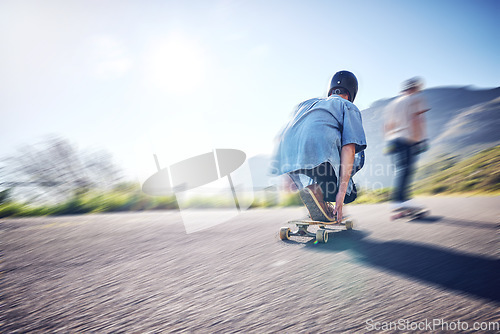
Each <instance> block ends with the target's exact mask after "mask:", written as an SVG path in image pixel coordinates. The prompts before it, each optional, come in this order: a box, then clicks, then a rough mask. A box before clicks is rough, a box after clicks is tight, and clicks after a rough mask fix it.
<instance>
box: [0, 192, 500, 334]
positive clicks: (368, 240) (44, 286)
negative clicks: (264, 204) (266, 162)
mask: <svg viewBox="0 0 500 334" xmlns="http://www.w3.org/2000/svg"><path fill="white" fill-rule="evenodd" d="M421 202H422V203H425V204H426V205H427V206H428V207H429V208H430V209H431V216H430V217H429V218H427V219H425V220H419V221H410V222H405V221H390V219H389V208H388V205H387V204H378V205H348V206H347V207H346V211H347V212H348V213H349V214H350V215H351V216H352V217H353V218H354V219H355V221H356V226H355V229H356V230H355V231H342V232H335V233H333V234H330V240H329V242H328V243H327V244H318V243H314V240H311V239H309V238H295V239H294V240H291V241H288V242H283V241H281V240H279V237H278V231H279V228H280V227H281V226H284V225H286V222H287V220H290V219H296V218H301V217H303V216H304V215H305V213H306V212H305V210H304V209H303V208H279V209H256V210H249V211H246V212H243V213H241V214H240V215H239V216H237V217H235V218H233V219H231V220H229V221H227V222H224V223H222V224H219V225H216V226H213V227H211V228H209V229H206V230H204V231H201V232H196V233H190V234H186V232H185V229H184V225H183V222H182V218H181V215H180V214H179V212H175V211H161V212H144V213H126V214H96V215H86V216H63V217H45V218H21V219H2V220H0V238H1V239H0V240H1V246H0V247H1V252H2V253H1V256H2V259H1V269H0V270H1V274H0V275H1V276H0V278H1V280H0V282H1V291H2V295H1V311H0V312H1V313H0V315H1V319H0V332H2V333H24V332H30V331H32V332H51V333H67V332H68V333H69V332H71V333H75V332H78V333H79V332H85V333H89V332H99V333H120V332H123V333H169V332H186V333H216V332H217V333H233V332H243V333H269V332H282V333H323V332H324V333H360V332H377V330H386V329H387V330H388V331H386V332H395V331H397V330H401V331H402V332H412V331H413V330H415V331H417V332H418V331H419V330H418V329H419V328H420V329H422V330H425V331H427V332H429V329H432V330H436V332H440V331H443V330H446V329H448V330H450V331H451V330H453V331H454V332H455V331H456V332H460V331H463V332H470V331H472V329H473V328H474V327H473V326H482V329H483V332H489V331H488V330H484V329H490V332H498V331H494V329H498V322H499V321H500V312H499V311H500V289H499V287H500V261H499V259H500V254H499V249H500V247H499V246H500V241H499V234H498V232H499V227H500V206H499V204H500V198H499V197H489V198H486V197H485V198H479V197H474V198H439V197H438V198H424V199H421ZM200 214H201V213H200ZM203 214H204V215H205V214H206V215H207V217H209V216H210V215H211V213H210V212H206V213H203ZM431 325H432V326H434V327H430V326H431ZM384 326H385V327H384ZM391 326H392V327H391ZM396 326H398V327H396ZM446 326H447V327H446ZM486 326H488V327H486ZM495 326H497V327H495Z"/></svg>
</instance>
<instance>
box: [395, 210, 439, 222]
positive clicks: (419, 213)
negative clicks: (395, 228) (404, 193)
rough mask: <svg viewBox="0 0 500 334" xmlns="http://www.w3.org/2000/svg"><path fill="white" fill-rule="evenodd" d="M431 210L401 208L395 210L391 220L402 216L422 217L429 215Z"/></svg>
mask: <svg viewBox="0 0 500 334" xmlns="http://www.w3.org/2000/svg"><path fill="white" fill-rule="evenodd" d="M429 213H430V211H429V210H428V209H413V208H409V209H401V210H397V211H394V213H393V214H392V215H391V220H397V219H402V218H410V220H411V219H420V218H423V217H425V216H428V215H429Z"/></svg>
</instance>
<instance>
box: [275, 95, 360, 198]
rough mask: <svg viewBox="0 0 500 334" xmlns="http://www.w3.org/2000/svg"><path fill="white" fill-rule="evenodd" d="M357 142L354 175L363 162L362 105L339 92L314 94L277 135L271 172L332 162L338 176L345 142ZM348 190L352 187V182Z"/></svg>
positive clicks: (296, 110)
mask: <svg viewBox="0 0 500 334" xmlns="http://www.w3.org/2000/svg"><path fill="white" fill-rule="evenodd" d="M347 144H355V149H356V156H355V160H354V166H353V175H354V173H355V172H357V171H359V169H361V167H362V164H363V163H364V154H361V152H362V151H363V150H364V149H365V148H366V138H365V132H364V130H363V124H362V119H361V113H360V111H359V109H358V108H357V107H356V106H355V105H354V104H352V103H351V102H349V101H347V100H345V99H343V98H341V97H340V96H337V95H332V96H330V97H327V98H314V99H310V100H307V101H304V102H302V103H301V104H299V105H298V106H297V107H296V108H295V110H294V112H293V113H292V118H291V119H290V121H289V122H288V124H287V125H286V126H285V128H284V129H283V130H282V131H281V133H280V135H279V136H278V143H277V146H276V149H275V152H274V154H273V157H272V162H271V174H273V175H281V174H284V173H290V172H293V171H296V170H299V169H310V168H314V167H316V166H318V165H320V164H321V163H323V162H327V161H328V162H330V164H331V165H332V166H333V169H334V170H335V173H336V175H337V179H338V176H339V170H340V151H341V149H342V146H344V145H347ZM349 184H350V185H349V187H348V193H350V191H351V189H352V185H351V184H352V179H351V180H350V182H349Z"/></svg>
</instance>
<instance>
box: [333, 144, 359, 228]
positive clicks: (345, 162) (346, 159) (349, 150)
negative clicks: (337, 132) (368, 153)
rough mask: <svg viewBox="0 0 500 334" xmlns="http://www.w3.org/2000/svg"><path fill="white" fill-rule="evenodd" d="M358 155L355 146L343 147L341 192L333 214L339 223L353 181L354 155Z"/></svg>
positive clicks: (341, 154) (341, 156)
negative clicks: (350, 182)
mask: <svg viewBox="0 0 500 334" xmlns="http://www.w3.org/2000/svg"><path fill="white" fill-rule="evenodd" d="M355 153H356V145H355V144H347V145H344V146H342V150H341V152H340V182H339V192H338V193H337V197H336V198H335V210H334V211H333V214H334V215H335V214H337V221H339V222H340V221H341V220H342V208H343V206H344V198H345V195H346V193H347V186H348V185H349V180H350V179H351V173H352V165H353V163H354V154H355Z"/></svg>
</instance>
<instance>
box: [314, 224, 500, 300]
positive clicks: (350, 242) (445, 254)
mask: <svg viewBox="0 0 500 334" xmlns="http://www.w3.org/2000/svg"><path fill="white" fill-rule="evenodd" d="M366 236H367V234H366V233H363V232H361V231H344V232H340V233H335V234H334V235H332V236H331V237H330V241H329V243H327V244H315V243H313V242H308V243H307V244H306V249H310V250H314V251H325V252H340V251H345V250H350V251H351V252H353V253H354V255H355V256H356V258H357V260H358V261H361V262H364V263H366V264H367V265H370V266H374V267H378V268H381V269H383V270H387V271H391V272H395V273H397V274H401V275H404V276H408V277H410V278H414V279H418V280H421V281H425V282H428V283H432V284H437V285H439V286H441V287H443V288H445V289H452V290H456V291H460V292H464V293H467V294H472V295H475V296H478V297H481V298H485V299H488V300H491V301H494V302H497V303H499V302H500V289H498V287H499V286H500V261H499V260H495V259H489V258H486V257H480V256H476V255H470V254H464V253H458V252H454V251H451V250H447V249H444V248H439V247H432V246H428V245H422V244H417V243H409V242H404V241H387V242H376V241H372V240H369V239H367V238H366Z"/></svg>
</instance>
